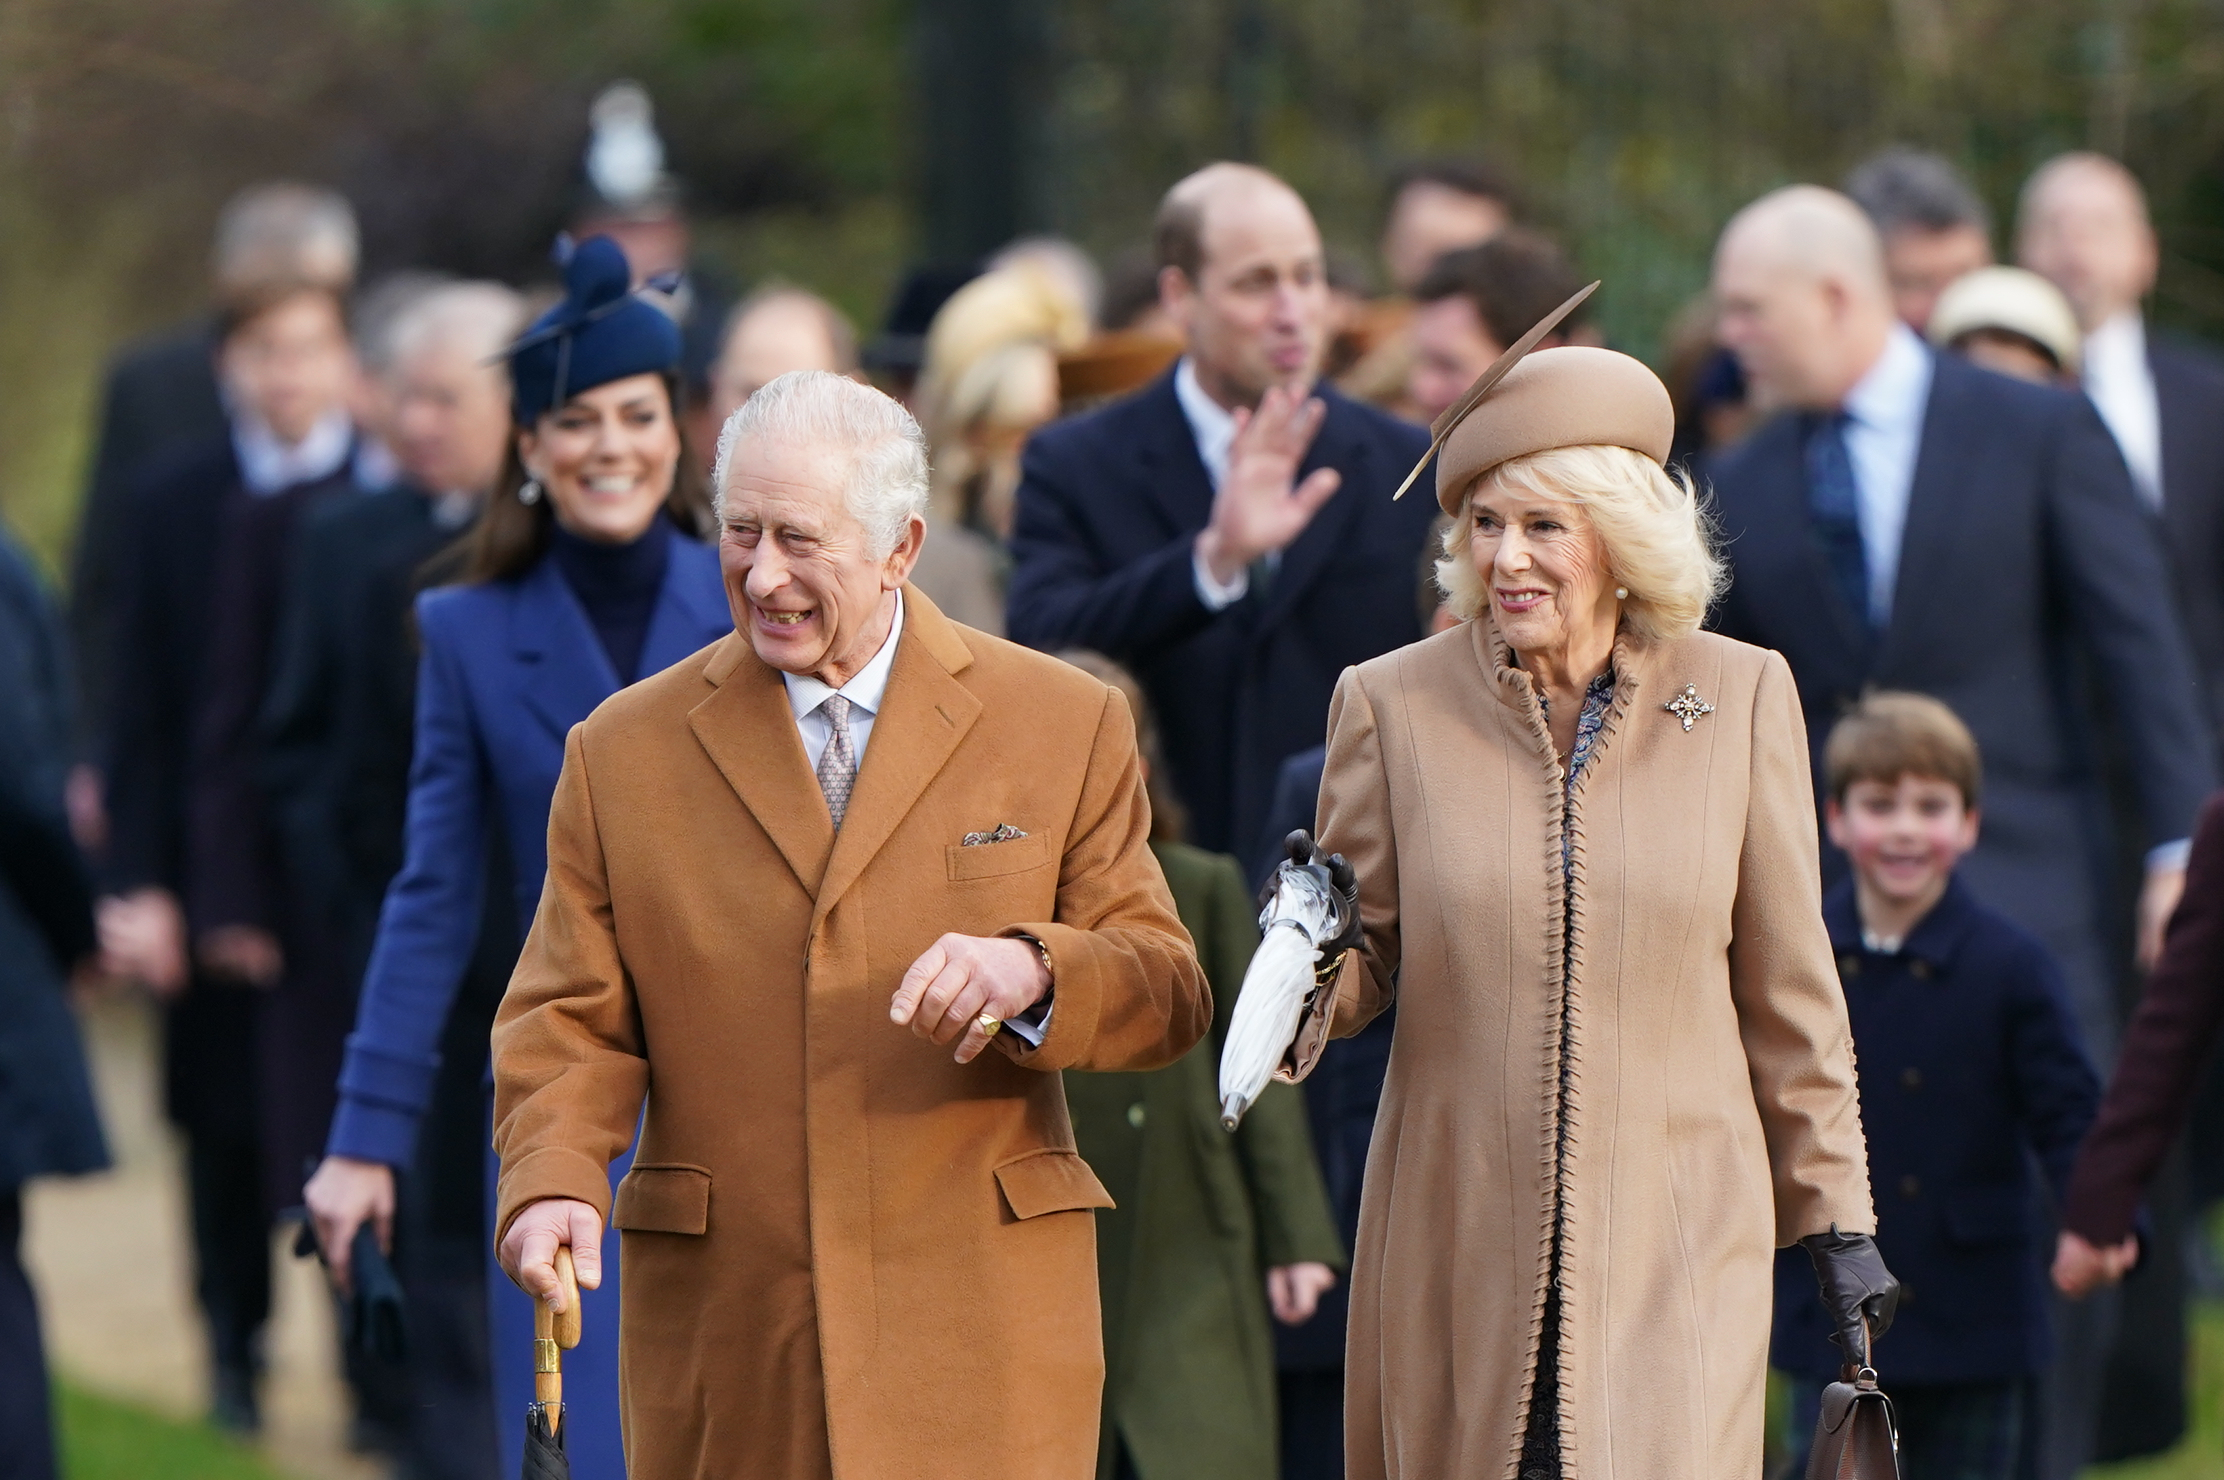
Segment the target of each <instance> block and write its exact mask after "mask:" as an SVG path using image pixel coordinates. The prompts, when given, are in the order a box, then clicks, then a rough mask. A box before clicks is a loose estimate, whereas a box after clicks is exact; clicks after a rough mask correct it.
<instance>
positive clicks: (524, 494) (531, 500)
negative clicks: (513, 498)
mask: <svg viewBox="0 0 2224 1480" xmlns="http://www.w3.org/2000/svg"><path fill="white" fill-rule="evenodd" d="M517 501H518V502H519V503H521V504H523V505H525V506H526V507H527V508H531V507H532V506H533V505H534V504H537V503H539V502H540V501H541V480H540V479H538V478H527V479H526V480H525V481H524V482H523V483H520V484H519V485H518V486H517Z"/></svg>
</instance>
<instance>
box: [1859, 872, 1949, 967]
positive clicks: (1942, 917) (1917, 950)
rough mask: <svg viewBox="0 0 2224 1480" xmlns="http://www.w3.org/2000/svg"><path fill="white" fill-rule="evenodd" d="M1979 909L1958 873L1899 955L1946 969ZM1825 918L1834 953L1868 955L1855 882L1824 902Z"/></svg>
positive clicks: (1915, 929)
mask: <svg viewBox="0 0 2224 1480" xmlns="http://www.w3.org/2000/svg"><path fill="white" fill-rule="evenodd" d="M1975 907H1976V906H1975V902H1974V901H1973V900H1972V899H1971V898H1970V895H1969V890H1968V889H1967V888H1966V887H1965V886H1964V885H1963V884H1962V881H1961V875H1960V874H1958V873H1957V874H1955V875H1954V876H1953V877H1952V878H1950V879H1948V880H1947V881H1946V892H1945V893H1944V894H1942V895H1940V896H1939V897H1938V903H1937V904H1934V905H1932V906H1931V912H1930V913H1929V914H1927V915H1925V916H1924V917H1923V918H1922V919H1920V920H1917V921H1916V922H1915V928H1914V929H1913V930H1910V931H1909V932H1908V933H1907V939H1906V940H1904V941H1902V942H1900V949H1899V951H1898V953H1897V955H1899V956H1910V957H1913V958H1914V959H1916V960H1918V961H1922V962H1925V963H1927V964H1929V965H1931V966H1933V967H1936V968H1938V969H1939V970H1944V969H1945V968H1946V967H1947V966H1948V965H1949V964H1951V962H1952V961H1953V958H1954V952H1955V950H1956V949H1957V948H1958V947H1959V946H1960V945H1961V941H1962V937H1963V936H1964V935H1966V934H1968V933H1969V923H1970V912H1971V911H1972V910H1973V909H1974V908H1975ZM1822 918H1823V923H1824V925H1825V926H1827V927H1828V928H1829V931H1830V949H1831V951H1832V953H1833V954H1835V955H1838V956H1844V955H1846V954H1847V953H1848V952H1853V953H1857V954H1868V950H1867V948H1866V947H1865V946H1863V945H1862V943H1861V910H1860V907H1859V906H1858V905H1857V904H1855V902H1854V895H1853V880H1851V879H1847V880H1846V881H1845V882H1843V883H1841V884H1840V885H1839V886H1838V887H1837V888H1835V889H1833V890H1831V891H1830V893H1829V895H1828V896H1827V897H1826V898H1825V899H1824V900H1823V902H1822ZM1887 959H1895V958H1889V957H1888V958H1887Z"/></svg>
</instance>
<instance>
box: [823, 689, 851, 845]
mask: <svg viewBox="0 0 2224 1480" xmlns="http://www.w3.org/2000/svg"><path fill="white" fill-rule="evenodd" d="M819 712H820V713H821V714H823V715H825V716H826V724H827V729H828V730H829V731H830V732H831V733H830V734H829V735H828V736H827V741H826V751H825V753H824V754H822V755H821V756H820V757H819V790H820V791H823V792H825V793H826V810H827V811H829V812H831V813H833V814H834V830H835V831H836V832H840V831H841V830H842V814H843V813H845V812H847V811H848V810H849V792H850V788H851V787H853V786H855V785H856V784H857V747H856V746H855V745H853V744H852V743H851V742H850V736H849V700H847V699H845V698H843V697H842V696H841V695H840V694H834V695H830V696H829V697H828V698H827V701H826V702H825V703H824V704H821V705H820V706H819Z"/></svg>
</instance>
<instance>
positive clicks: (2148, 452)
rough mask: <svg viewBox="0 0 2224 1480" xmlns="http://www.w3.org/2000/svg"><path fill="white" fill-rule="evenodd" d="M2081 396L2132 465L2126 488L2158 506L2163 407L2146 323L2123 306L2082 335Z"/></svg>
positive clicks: (2152, 504)
mask: <svg viewBox="0 0 2224 1480" xmlns="http://www.w3.org/2000/svg"><path fill="white" fill-rule="evenodd" d="M2084 380H2085V394H2086V395H2088V396H2090V397H2092V398H2093V405H2094V407H2095V408H2096V409H2097V410H2098V411H2099V412H2100V419H2101V420H2102V421H2104V422H2106V423H2107V424H2108V431H2109V434H2110V435H2111V436H2113V437H2114V438H2115V439H2116V446H2117V448H2118V450H2120V451H2121V452H2122V453H2123V455H2124V464H2125V466H2127V467H2129V468H2130V469H2131V486H2132V487H2134V488H2136V489H2138V490H2139V496H2140V497H2141V498H2143V499H2145V500H2146V501H2147V507H2148V508H2150V509H2160V508H2161V507H2162V405H2161V403H2160V402H2159V401H2157V400H2156V399H2155V378H2154V367H2153V366H2152V365H2150V364H2148V363H2147V326H2146V324H2145V323H2144V322H2142V321H2141V320H2140V317H2139V310H2137V309H2135V308H2127V309H2125V310H2124V311H2123V312H2122V313H2120V314H2117V315H2116V316H2115V317H2113V318H2111V319H2109V320H2108V322H2107V323H2105V324H2102V325H2101V326H2100V327H2099V328H2098V329H2095V330H2094V331H2093V332H2092V333H2090V334H2088V335H2086V336H2085V375H2084Z"/></svg>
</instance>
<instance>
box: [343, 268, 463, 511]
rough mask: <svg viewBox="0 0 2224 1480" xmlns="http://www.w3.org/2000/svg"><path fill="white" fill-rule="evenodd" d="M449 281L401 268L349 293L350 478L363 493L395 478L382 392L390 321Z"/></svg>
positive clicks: (389, 358) (388, 373)
mask: <svg viewBox="0 0 2224 1480" xmlns="http://www.w3.org/2000/svg"><path fill="white" fill-rule="evenodd" d="M452 281H454V279H452V278H450V277H449V276H448V275H447V274H446V273H439V272H422V271H416V270H405V271H402V272H390V273H387V274H386V275H385V276H383V277H381V278H379V279H377V280H376V281H375V282H373V283H371V285H370V286H368V287H366V288H365V289H364V290H363V291H362V292H360V293H358V294H356V295H355V301H354V302H353V303H352V304H351V305H350V306H349V312H348V319H349V322H350V323H352V324H353V325H354V328H355V362H356V366H357V368H358V369H359V370H360V371H361V373H360V374H358V375H357V376H356V377H355V399H354V402H353V405H352V406H351V408H350V414H351V415H352V416H353V417H354V419H355V466H354V469H353V471H352V474H351V476H352V478H353V480H354V483H355V486H356V487H357V488H359V489H361V490H362V491H363V492H365V493H382V492H384V491H385V490H386V489H389V488H391V487H393V486H394V484H395V482H396V481H398V480H399V479H400V477H401V469H400V468H399V467H397V466H396V465H395V462H394V450H393V448H392V447H391V446H390V445H389V442H390V438H391V435H392V430H391V428H392V422H393V419H394V409H393V402H392V398H391V397H390V395H389V394H388V392H389V389H390V387H391V385H392V383H393V368H394V366H393V344H394V326H395V325H396V323H398V322H399V321H400V319H401V318H402V316H403V315H404V314H406V313H407V312H408V311H409V310H410V309H411V308H412V307H414V306H415V305H416V303H417V302H418V300H420V299H421V298H423V297H424V296H425V295H426V294H427V293H430V292H432V291H433V290H434V289H435V288H438V287H441V286H443V285H445V284H447V283H449V282H452Z"/></svg>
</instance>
